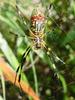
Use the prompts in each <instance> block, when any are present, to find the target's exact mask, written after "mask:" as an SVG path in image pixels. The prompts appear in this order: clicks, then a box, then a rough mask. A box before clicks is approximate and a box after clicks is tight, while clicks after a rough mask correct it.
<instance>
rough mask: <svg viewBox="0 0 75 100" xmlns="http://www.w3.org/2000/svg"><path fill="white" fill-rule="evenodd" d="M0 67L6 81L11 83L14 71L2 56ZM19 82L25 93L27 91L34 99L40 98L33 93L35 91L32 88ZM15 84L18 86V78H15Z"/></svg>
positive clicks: (13, 78)
mask: <svg viewBox="0 0 75 100" xmlns="http://www.w3.org/2000/svg"><path fill="white" fill-rule="evenodd" d="M0 69H2V71H3V74H4V76H5V78H6V79H7V80H8V81H10V82H11V83H14V80H15V75H16V73H15V72H14V71H13V69H12V68H11V67H10V66H9V65H8V64H7V63H6V62H5V60H4V59H3V58H0ZM20 84H21V87H22V90H23V91H24V92H25V93H27V94H28V95H29V96H31V97H32V98H33V99H34V100H40V99H39V97H38V96H37V95H36V94H35V92H34V91H33V90H32V88H31V87H30V86H29V85H28V84H27V83H25V82H23V81H22V80H21V82H20ZM15 85H16V86H17V87H19V88H20V85H19V83H18V79H17V80H16V83H15Z"/></svg>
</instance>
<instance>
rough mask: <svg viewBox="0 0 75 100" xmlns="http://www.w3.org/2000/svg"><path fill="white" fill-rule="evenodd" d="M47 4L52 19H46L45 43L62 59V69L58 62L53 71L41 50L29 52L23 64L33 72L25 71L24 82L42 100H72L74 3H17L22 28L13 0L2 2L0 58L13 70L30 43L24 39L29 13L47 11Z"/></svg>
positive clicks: (58, 0) (48, 0) (49, 0)
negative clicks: (35, 10)
mask: <svg viewBox="0 0 75 100" xmlns="http://www.w3.org/2000/svg"><path fill="white" fill-rule="evenodd" d="M13 2H14V3H13ZM50 3H51V4H52V5H53V10H51V15H49V16H47V17H48V22H47V24H46V27H45V34H46V43H47V45H48V46H49V47H51V48H52V50H53V52H55V53H56V54H57V55H58V56H59V57H60V58H61V59H63V61H64V62H65V65H63V64H62V63H61V62H58V63H56V62H55V64H56V66H54V67H53V66H52V64H53V63H52V62H51V59H49V58H48V56H47V55H46V53H45V52H44V50H40V52H36V51H34V52H33V51H32V52H31V53H30V55H29V56H28V57H27V58H26V63H25V64H26V65H27V67H26V68H28V67H30V66H33V68H32V70H31V69H29V70H26V71H25V73H26V77H25V75H23V77H24V78H23V80H24V81H25V80H26V81H27V80H29V83H30V84H31V86H32V87H33V88H35V90H36V93H37V94H40V97H41V98H42V100H60V98H61V97H62V100H71V98H73V100H74V99H75V80H74V77H75V1H74V0H69V1H68V0H66V1H62V0H17V5H18V7H19V8H20V10H21V11H22V13H23V14H24V15H25V21H26V22H27V25H24V24H23V21H22V19H21V18H20V16H18V14H17V10H16V7H15V1H14V0H13V1H12V0H10V2H8V0H6V2H3V4H2V5H1V6H0V50H1V51H0V55H1V54H2V55H3V56H4V58H5V59H6V60H7V61H8V63H9V64H10V65H11V66H12V68H13V69H14V70H16V68H17V66H18V65H19V62H20V60H21V56H22V54H23V53H24V51H25V49H26V48H27V46H28V45H30V42H31V41H30V39H29V38H28V37H27V35H28V34H29V33H28V32H29V31H28V27H29V25H30V15H31V13H32V10H33V9H34V8H37V7H38V6H39V7H40V8H41V9H42V8H44V9H46V8H47V6H48V5H49V4H50ZM48 14H50V12H48ZM38 58H39V59H38ZM48 66H49V67H48ZM56 74H57V77H56ZM6 94H7V93H6ZM55 95H56V96H55Z"/></svg>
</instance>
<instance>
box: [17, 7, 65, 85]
mask: <svg viewBox="0 0 75 100" xmlns="http://www.w3.org/2000/svg"><path fill="white" fill-rule="evenodd" d="M50 8H51V5H50V6H49V9H50ZM16 10H17V13H18V15H19V16H20V17H21V18H22V20H23V23H24V24H25V26H26V25H27V24H26V21H25V19H24V15H23V13H22V12H21V10H20V9H19V7H18V6H17V5H16ZM30 22H31V23H30V28H29V27H28V26H27V27H28V30H29V38H30V40H31V45H30V46H28V47H27V49H26V50H25V52H24V54H23V55H22V59H21V63H20V64H19V66H18V68H17V70H16V77H17V73H18V72H19V71H20V73H19V76H18V82H19V83H20V80H21V72H22V69H23V66H24V63H25V61H26V57H27V56H28V54H29V53H30V51H31V50H32V48H33V49H35V50H39V49H44V50H45V51H46V53H47V55H48V56H49V57H50V58H51V61H52V63H53V64H52V65H53V67H54V68H55V64H54V59H56V60H57V61H60V62H62V63H63V64H64V62H63V61H62V60H61V59H60V58H59V57H58V56H57V55H56V54H55V53H54V52H53V50H52V49H51V48H49V47H48V46H47V44H46V42H45V36H46V34H45V32H44V30H45V24H46V22H47V18H46V16H45V14H44V13H43V12H41V11H39V10H38V9H34V10H33V12H32V15H31V18H30ZM15 80H16V78H15Z"/></svg>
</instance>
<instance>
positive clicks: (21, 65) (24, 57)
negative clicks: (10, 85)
mask: <svg viewBox="0 0 75 100" xmlns="http://www.w3.org/2000/svg"><path fill="white" fill-rule="evenodd" d="M30 51H31V47H30V46H29V47H27V49H26V51H25V52H24V54H23V55H22V58H21V63H20V65H19V66H18V68H17V70H16V76H15V81H14V83H15V82H16V78H17V74H18V73H19V75H18V82H19V83H20V80H21V73H22V69H23V66H24V63H25V61H26V57H27V55H28V54H29V52H30Z"/></svg>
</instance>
